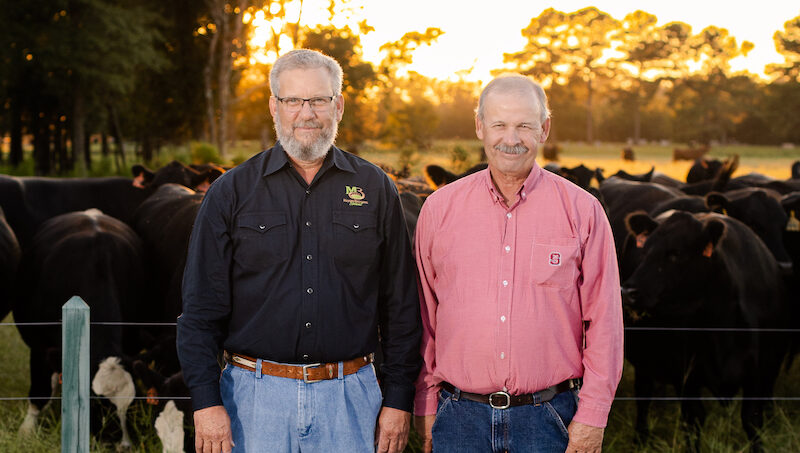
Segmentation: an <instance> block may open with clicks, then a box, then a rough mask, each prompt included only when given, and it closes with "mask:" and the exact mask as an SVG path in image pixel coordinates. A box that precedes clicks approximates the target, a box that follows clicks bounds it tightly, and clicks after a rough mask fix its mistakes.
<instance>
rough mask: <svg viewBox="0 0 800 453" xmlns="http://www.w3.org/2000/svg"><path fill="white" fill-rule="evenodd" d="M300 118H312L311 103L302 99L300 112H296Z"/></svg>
mask: <svg viewBox="0 0 800 453" xmlns="http://www.w3.org/2000/svg"><path fill="white" fill-rule="evenodd" d="M297 114H298V115H300V117H302V118H313V117H314V109H312V108H311V101H309V100H307V99H304V100H303V104H302V105H301V106H300V111H298V112H297Z"/></svg>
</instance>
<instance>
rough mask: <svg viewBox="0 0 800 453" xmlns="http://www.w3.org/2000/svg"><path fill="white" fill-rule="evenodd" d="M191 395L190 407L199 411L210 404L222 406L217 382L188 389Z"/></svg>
mask: <svg viewBox="0 0 800 453" xmlns="http://www.w3.org/2000/svg"><path fill="white" fill-rule="evenodd" d="M189 393H191V395H192V407H193V408H194V410H196V411H199V410H200V409H205V408H207V407H211V406H222V396H221V395H220V392H219V384H213V385H203V386H200V387H194V388H192V389H190V390H189Z"/></svg>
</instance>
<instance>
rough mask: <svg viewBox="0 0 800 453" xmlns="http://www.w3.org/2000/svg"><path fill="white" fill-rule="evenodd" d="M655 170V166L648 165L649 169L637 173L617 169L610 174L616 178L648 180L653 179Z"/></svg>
mask: <svg viewBox="0 0 800 453" xmlns="http://www.w3.org/2000/svg"><path fill="white" fill-rule="evenodd" d="M655 170H656V167H650V171H648V172H647V173H642V174H638V175H632V174H630V173H628V172H626V171H625V170H617V172H616V173H614V174H613V175H611V176H612V177H613V176H615V177H617V178H620V179H625V180H628V181H639V182H650V181H651V180H652V179H653V173H654V172H655Z"/></svg>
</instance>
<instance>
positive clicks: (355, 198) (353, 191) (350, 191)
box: [342, 186, 369, 206]
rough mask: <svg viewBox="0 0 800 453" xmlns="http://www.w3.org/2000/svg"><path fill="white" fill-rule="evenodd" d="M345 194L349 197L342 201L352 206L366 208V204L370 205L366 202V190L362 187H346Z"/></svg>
mask: <svg viewBox="0 0 800 453" xmlns="http://www.w3.org/2000/svg"><path fill="white" fill-rule="evenodd" d="M344 193H345V195H347V198H345V199H344V200H342V201H344V202H345V203H347V204H349V205H350V206H364V205H365V204H369V202H368V201H367V200H365V198H367V196H366V195H365V194H364V189H362V188H361V187H356V186H344Z"/></svg>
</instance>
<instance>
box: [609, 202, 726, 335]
mask: <svg viewBox="0 0 800 453" xmlns="http://www.w3.org/2000/svg"><path fill="white" fill-rule="evenodd" d="M698 216H703V215H702V214H699V215H698ZM662 218H663V219H664V220H663V221H661V222H658V221H657V220H661V219H662ZM662 218H659V219H652V218H650V217H649V216H648V215H647V214H644V213H634V214H631V215H629V216H628V217H627V218H626V224H627V226H628V230H629V232H630V233H631V235H632V236H633V237H634V238H639V239H638V240H637V241H636V242H637V249H640V256H639V263H638V266H637V267H636V270H635V271H634V272H633V274H632V275H631V276H630V278H628V280H627V281H626V282H625V283H624V285H623V298H624V303H625V305H626V309H628V310H629V311H633V312H636V313H638V314H639V315H647V314H649V315H654V316H655V315H658V317H659V318H664V317H667V318H670V319H673V318H675V317H685V316H686V315H689V314H691V313H693V312H694V311H695V310H696V309H697V308H698V307H699V306H700V303H699V300H701V299H702V298H703V295H704V294H705V293H706V292H707V291H709V290H710V289H709V286H711V284H712V282H713V281H714V267H715V265H716V263H717V260H715V259H714V258H715V256H716V251H715V247H716V245H717V244H718V243H719V241H720V239H721V238H722V237H723V236H724V234H725V228H726V227H725V223H724V222H722V221H721V220H720V219H719V218H718V217H717V216H707V217H705V218H702V220H701V217H695V216H693V215H691V214H689V213H686V212H680V211H676V212H668V213H665V214H664V217H662Z"/></svg>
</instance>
